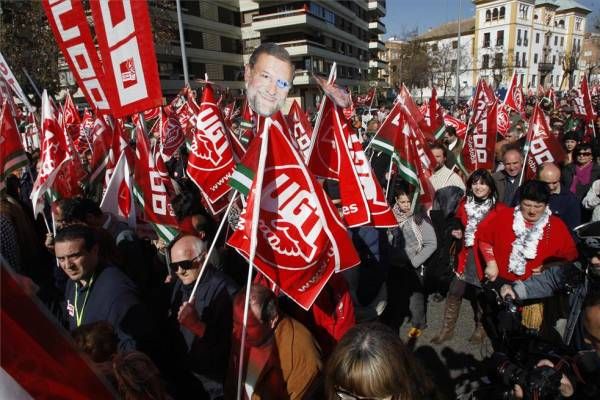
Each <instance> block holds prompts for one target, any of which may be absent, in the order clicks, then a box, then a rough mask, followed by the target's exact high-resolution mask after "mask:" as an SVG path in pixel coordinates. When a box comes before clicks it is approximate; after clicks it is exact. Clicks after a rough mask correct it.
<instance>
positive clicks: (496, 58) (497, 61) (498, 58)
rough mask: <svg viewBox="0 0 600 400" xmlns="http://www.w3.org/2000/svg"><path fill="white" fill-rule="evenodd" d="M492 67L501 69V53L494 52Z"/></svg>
mask: <svg viewBox="0 0 600 400" xmlns="http://www.w3.org/2000/svg"><path fill="white" fill-rule="evenodd" d="M494 68H497V69H502V53H496V55H495V56H494Z"/></svg>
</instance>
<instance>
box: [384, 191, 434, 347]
mask: <svg viewBox="0 0 600 400" xmlns="http://www.w3.org/2000/svg"><path fill="white" fill-rule="evenodd" d="M395 198H396V204H395V205H394V208H393V211H394V215H395V216H396V220H397V221H398V227H396V228H394V229H392V252H393V253H395V256H392V257H393V259H392V268H391V271H390V273H389V277H388V309H387V310H386V314H387V315H388V316H389V318H390V319H391V321H392V323H391V326H392V327H394V328H395V329H398V327H397V326H394V325H395V323H397V322H401V321H399V316H398V315H395V314H397V313H398V312H399V310H398V306H399V304H398V303H400V298H399V297H400V296H398V294H399V293H402V292H408V293H410V294H409V310H410V314H411V315H410V324H411V328H410V329H409V331H408V337H411V338H416V337H419V336H421V333H422V332H423V329H425V328H426V327H427V292H426V290H425V286H424V284H425V269H426V268H427V267H426V266H425V262H426V261H427V259H428V258H429V257H430V256H431V255H432V254H433V252H434V251H435V250H436V248H437V239H436V236H435V231H434V229H433V226H431V221H430V220H429V218H428V217H427V216H425V215H424V214H423V213H421V212H417V213H413V212H412V210H411V202H410V197H409V196H408V194H407V193H405V192H403V191H398V192H397V193H396V195H395Z"/></svg>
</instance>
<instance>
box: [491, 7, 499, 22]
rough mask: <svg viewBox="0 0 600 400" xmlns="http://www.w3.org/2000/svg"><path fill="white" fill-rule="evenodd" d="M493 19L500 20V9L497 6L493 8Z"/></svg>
mask: <svg viewBox="0 0 600 400" xmlns="http://www.w3.org/2000/svg"><path fill="white" fill-rule="evenodd" d="M492 20H494V21H496V20H498V9H497V8H494V9H493V10H492Z"/></svg>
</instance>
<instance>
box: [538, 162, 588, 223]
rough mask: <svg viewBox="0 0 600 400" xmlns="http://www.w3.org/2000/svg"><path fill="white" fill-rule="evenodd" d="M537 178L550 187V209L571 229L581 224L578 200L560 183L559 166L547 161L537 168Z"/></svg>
mask: <svg viewBox="0 0 600 400" xmlns="http://www.w3.org/2000/svg"><path fill="white" fill-rule="evenodd" d="M538 179H539V180H540V181H542V182H544V183H545V184H546V185H548V189H550V203H549V206H550V210H551V211H552V214H554V215H556V216H558V217H559V218H560V219H562V220H563V222H564V223H565V224H566V225H567V226H568V227H569V229H571V230H573V229H575V227H577V226H579V225H580V224H581V211H580V206H579V201H577V197H575V195H574V194H573V193H571V192H570V191H569V190H568V189H567V188H565V187H564V186H563V185H561V184H560V168H558V167H557V166H556V165H555V164H553V163H550V162H547V163H544V164H542V165H541V166H540V167H539V169H538Z"/></svg>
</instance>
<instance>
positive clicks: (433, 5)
mask: <svg viewBox="0 0 600 400" xmlns="http://www.w3.org/2000/svg"><path fill="white" fill-rule="evenodd" d="M577 1H578V2H579V3H581V4H582V5H584V6H586V7H587V8H589V9H591V10H592V14H590V15H588V23H587V24H588V26H589V25H590V20H591V19H593V18H594V17H596V16H598V15H600V0H577ZM459 2H460V3H462V4H461V5H462V7H461V11H462V12H461V15H462V17H461V18H470V17H472V16H473V15H475V5H474V4H473V2H472V1H471V0H387V1H386V10H387V15H386V16H385V17H384V18H383V23H384V24H385V26H386V30H387V33H386V34H385V36H384V37H385V38H386V39H387V38H388V37H390V36H403V35H404V34H405V33H407V32H410V31H412V30H414V29H415V28H418V29H419V33H423V32H426V31H427V30H428V29H429V28H433V27H436V26H438V25H441V24H443V23H445V22H448V21H456V20H457V19H458V15H459ZM590 16H592V18H590Z"/></svg>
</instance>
